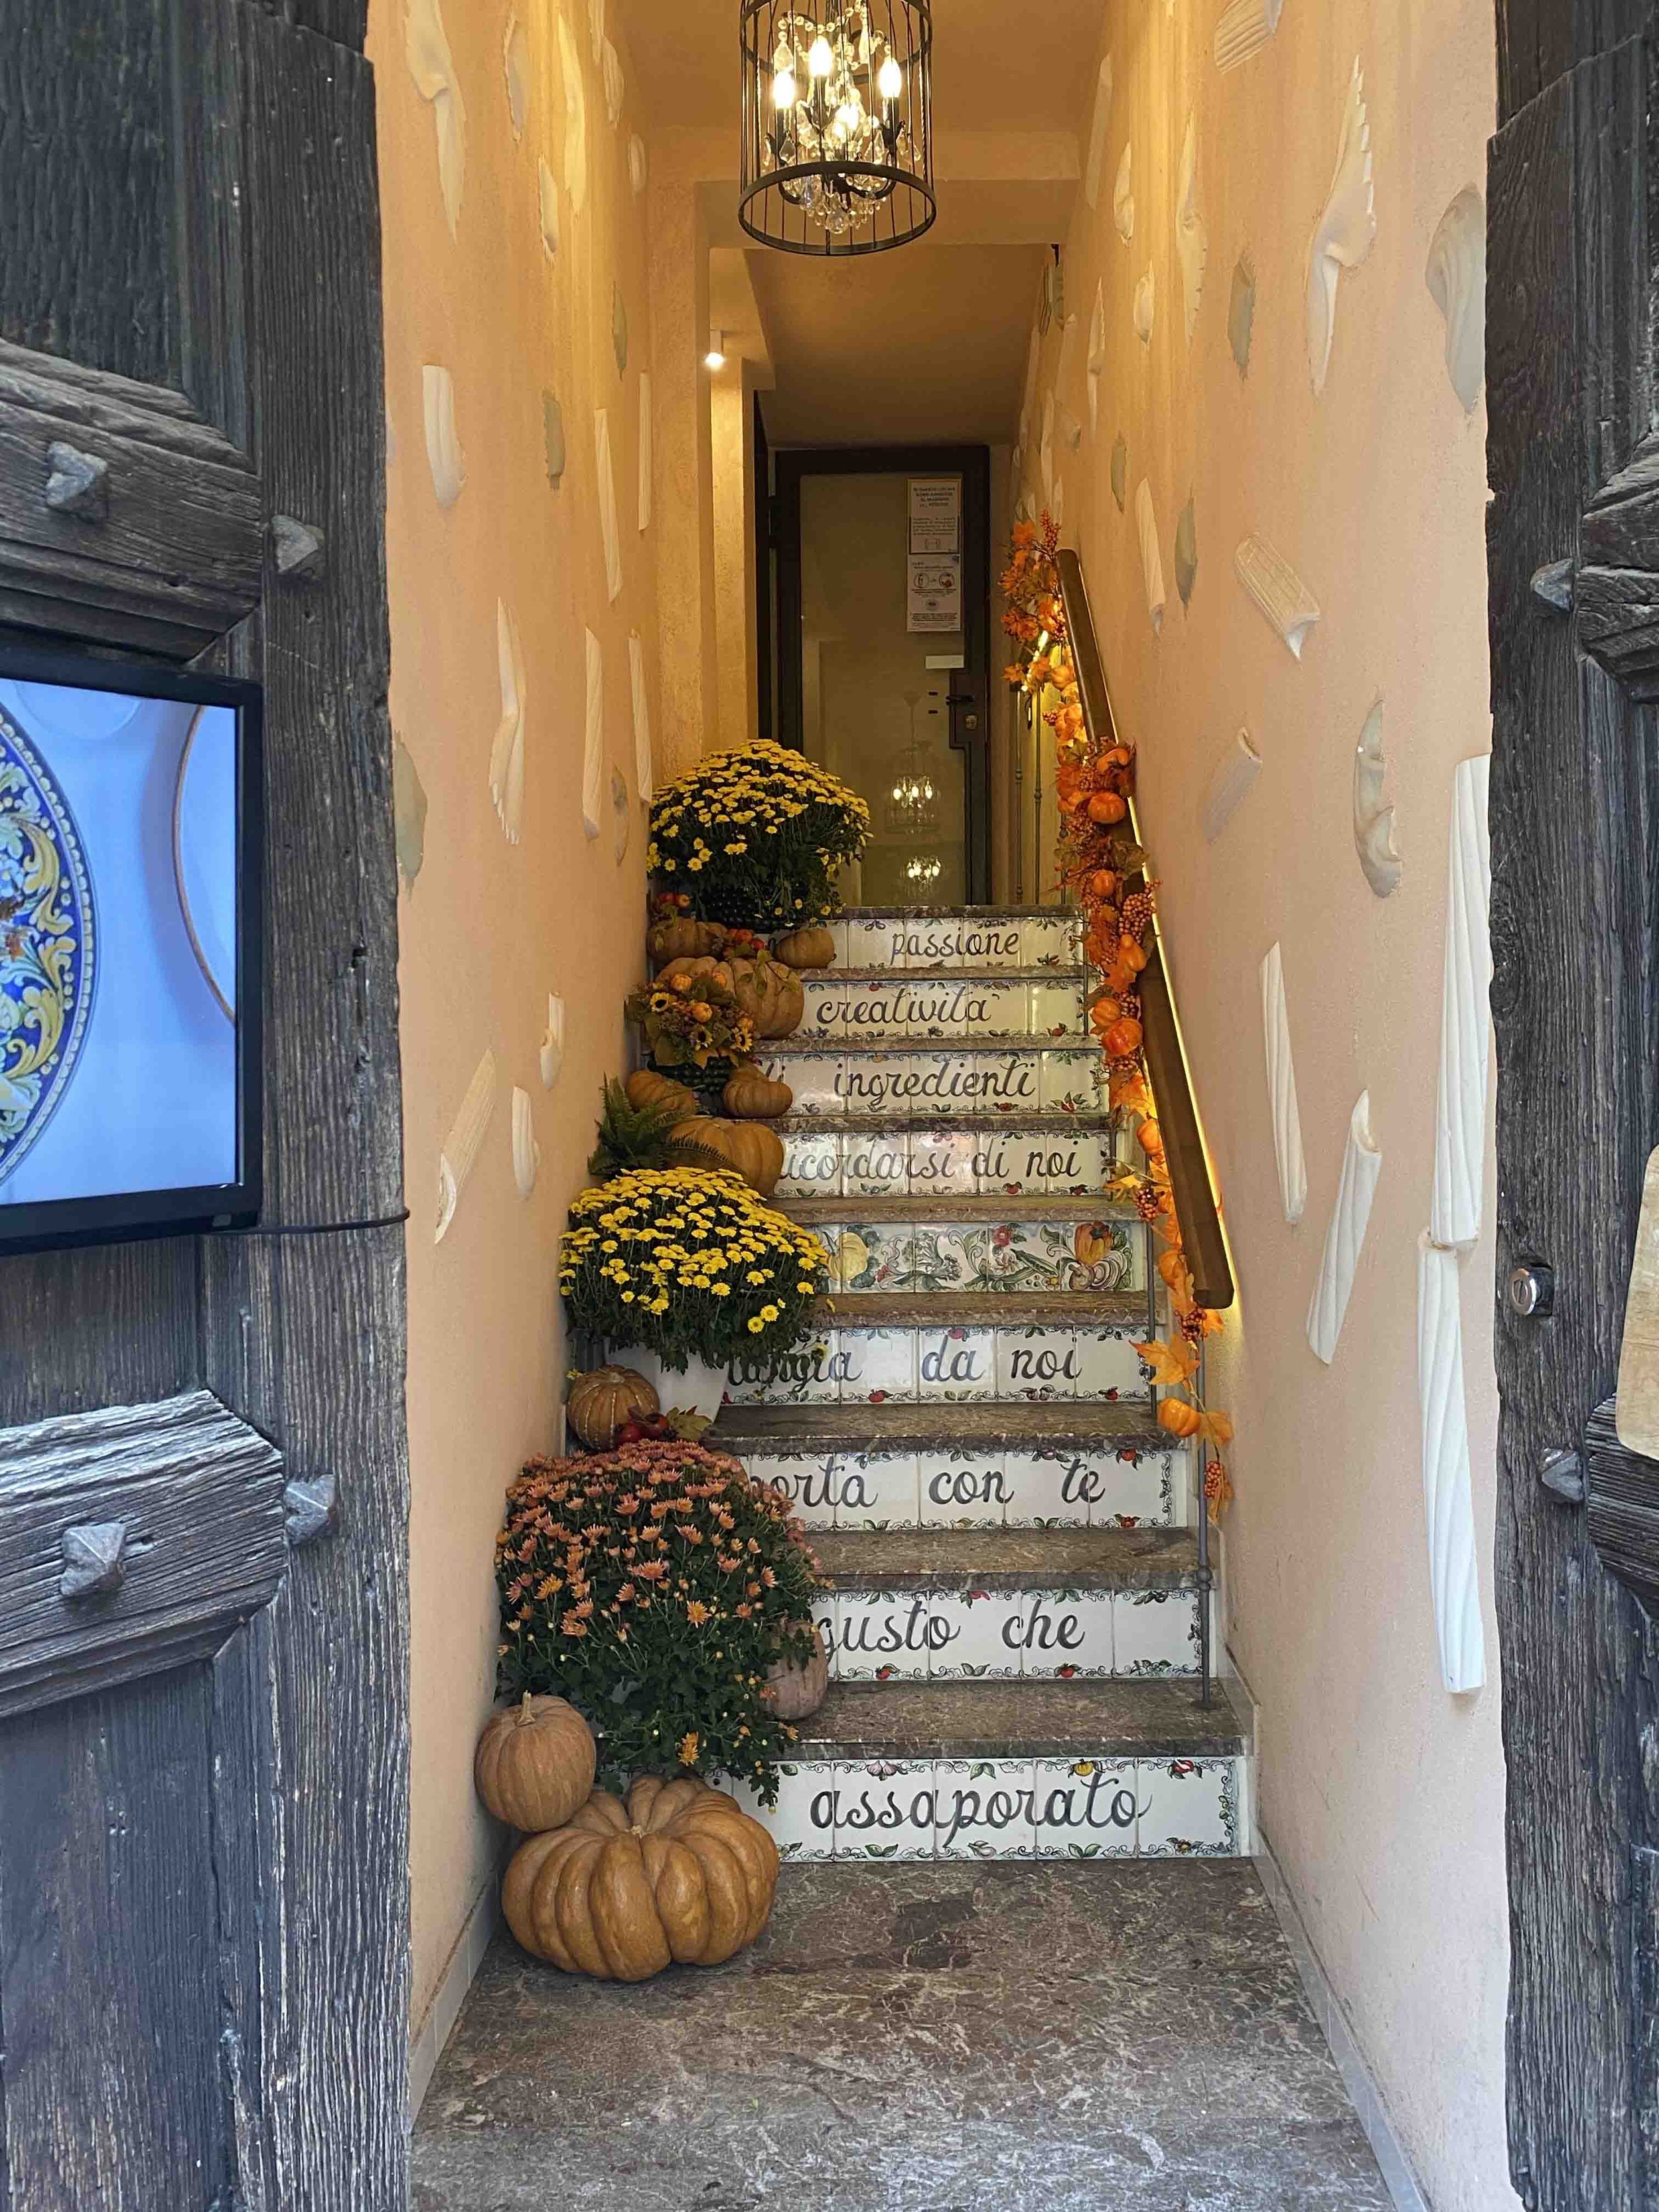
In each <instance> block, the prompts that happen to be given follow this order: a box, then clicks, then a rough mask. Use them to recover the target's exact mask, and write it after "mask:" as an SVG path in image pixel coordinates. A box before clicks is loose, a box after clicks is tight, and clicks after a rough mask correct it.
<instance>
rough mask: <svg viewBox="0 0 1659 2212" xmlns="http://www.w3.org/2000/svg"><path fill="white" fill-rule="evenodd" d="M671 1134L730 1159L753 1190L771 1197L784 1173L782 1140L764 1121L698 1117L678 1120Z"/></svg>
mask: <svg viewBox="0 0 1659 2212" xmlns="http://www.w3.org/2000/svg"><path fill="white" fill-rule="evenodd" d="M672 1134H673V1135H674V1136H676V1137H678V1138H680V1139H682V1140H684V1141H686V1142H689V1143H691V1144H694V1145H706V1146H708V1150H709V1151H710V1152H718V1153H719V1154H720V1158H722V1159H726V1160H730V1162H731V1163H732V1166H733V1167H734V1168H735V1169H736V1170H737V1171H738V1174H739V1175H740V1176H742V1177H743V1179H744V1182H746V1183H748V1184H749V1185H750V1188H751V1189H754V1190H757V1191H758V1192H759V1193H760V1194H761V1196H762V1197H763V1198H770V1197H771V1195H772V1193H773V1192H774V1191H775V1189H776V1188H777V1182H778V1177H779V1176H781V1174H782V1173H783V1139H782V1138H781V1137H780V1136H779V1135H778V1133H777V1132H776V1130H775V1129H769V1128H768V1127H767V1126H766V1124H765V1122H764V1121H720V1119H719V1118H718V1117H717V1116H715V1115H711V1114H698V1115H695V1116H694V1117H693V1119H692V1120H690V1121H677V1122H676V1123H675V1124H674V1127H673V1131H672Z"/></svg>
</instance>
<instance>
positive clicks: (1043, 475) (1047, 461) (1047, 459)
mask: <svg viewBox="0 0 1659 2212" xmlns="http://www.w3.org/2000/svg"><path fill="white" fill-rule="evenodd" d="M1037 480H1038V482H1039V483H1041V485H1042V503H1043V505H1044V506H1045V507H1053V505H1054V393H1053V392H1047V393H1045V394H1044V397H1043V401H1042V436H1041V438H1040V439H1039V441H1038V443H1037Z"/></svg>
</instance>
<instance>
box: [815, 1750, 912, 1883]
mask: <svg viewBox="0 0 1659 2212" xmlns="http://www.w3.org/2000/svg"><path fill="white" fill-rule="evenodd" d="M830 1772H831V1774H832V1776H833V1778H834V1780H833V1787H834V1790H835V1799H836V1857H837V1858H838V1859H854V1858H866V1859H872V1860H882V1859H930V1858H932V1857H933V1825H934V1822H933V1761H932V1760H931V1759H922V1760H909V1759H869V1760H866V1761H865V1762H863V1763H861V1764H860V1765H852V1764H850V1763H841V1762H837V1763H836V1765H833V1766H832V1767H831V1769H830Z"/></svg>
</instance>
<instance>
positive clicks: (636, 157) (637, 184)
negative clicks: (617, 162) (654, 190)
mask: <svg viewBox="0 0 1659 2212" xmlns="http://www.w3.org/2000/svg"><path fill="white" fill-rule="evenodd" d="M649 174H650V167H649V164H648V162H647V157H646V151H645V141H644V139H643V138H641V136H640V134H639V132H638V131H635V132H634V134H633V136H632V137H630V138H629V142H628V182H629V189H630V190H631V191H632V192H633V195H634V197H635V199H638V197H639V196H640V194H641V192H642V191H644V190H645V187H646V183H647V179H648V177H649Z"/></svg>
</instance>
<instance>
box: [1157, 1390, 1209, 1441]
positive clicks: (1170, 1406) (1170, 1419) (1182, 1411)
mask: <svg viewBox="0 0 1659 2212" xmlns="http://www.w3.org/2000/svg"><path fill="white" fill-rule="evenodd" d="M1201 1419H1203V1416H1202V1414H1200V1412H1199V1410H1198V1408H1197V1407H1196V1406H1189V1405H1188V1403H1187V1401H1186V1400H1185V1399H1184V1398H1160V1399H1159V1400H1158V1426H1159V1428H1161V1429H1167V1430H1168V1431H1169V1433H1170V1435H1171V1436H1172V1437H1192V1436H1196V1435H1197V1434H1198V1425H1199V1422H1200V1420H1201Z"/></svg>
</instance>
